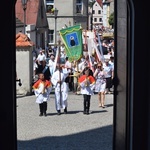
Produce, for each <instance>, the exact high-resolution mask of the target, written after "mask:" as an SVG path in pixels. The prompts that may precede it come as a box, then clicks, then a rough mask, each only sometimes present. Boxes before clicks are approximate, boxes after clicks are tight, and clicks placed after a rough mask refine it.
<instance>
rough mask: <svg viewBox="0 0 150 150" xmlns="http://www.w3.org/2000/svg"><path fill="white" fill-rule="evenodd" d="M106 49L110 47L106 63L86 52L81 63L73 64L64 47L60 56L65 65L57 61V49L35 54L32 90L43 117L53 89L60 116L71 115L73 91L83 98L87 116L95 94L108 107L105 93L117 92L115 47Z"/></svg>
mask: <svg viewBox="0 0 150 150" xmlns="http://www.w3.org/2000/svg"><path fill="white" fill-rule="evenodd" d="M103 46H105V47H106V48H107V54H106V55H104V56H105V57H104V58H105V59H104V61H100V60H98V59H96V57H94V55H93V56H89V54H88V52H85V53H84V54H83V56H82V57H81V58H80V59H79V60H78V61H73V62H70V61H69V58H68V57H67V55H66V53H65V48H64V46H62V47H61V48H60V50H61V53H60V56H59V57H58V58H59V59H60V58H63V60H64V62H61V61H58V58H56V54H57V51H58V48H57V47H53V48H52V47H48V48H47V49H46V50H42V48H40V47H39V46H38V47H37V49H36V50H35V51H34V53H33V61H34V66H33V68H34V77H33V78H34V79H35V80H34V82H33V84H32V87H33V92H34V94H35V96H36V103H38V104H39V109H40V114H39V116H43V115H44V116H47V114H46V110H47V101H48V100H50V93H51V91H52V89H54V92H55V107H56V112H57V114H58V115H60V114H62V110H63V112H64V114H67V107H68V102H67V99H68V92H69V91H72V92H74V94H81V95H83V114H87V115H88V114H89V111H90V100H91V96H92V95H93V94H97V95H98V106H99V107H102V108H105V94H112V93H113V82H112V81H113V78H114V47H113V45H112V41H111V42H110V43H104V44H103ZM60 62H61V63H60Z"/></svg>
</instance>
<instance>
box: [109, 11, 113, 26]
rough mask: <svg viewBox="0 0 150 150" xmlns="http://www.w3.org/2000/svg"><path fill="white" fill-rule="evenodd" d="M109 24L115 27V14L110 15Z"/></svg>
mask: <svg viewBox="0 0 150 150" xmlns="http://www.w3.org/2000/svg"><path fill="white" fill-rule="evenodd" d="M108 22H109V25H112V27H113V26H114V12H113V13H111V14H110V16H109V20H108Z"/></svg>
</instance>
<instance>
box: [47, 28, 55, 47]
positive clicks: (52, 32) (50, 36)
mask: <svg viewBox="0 0 150 150" xmlns="http://www.w3.org/2000/svg"><path fill="white" fill-rule="evenodd" d="M48 43H51V44H52V43H54V30H49V34H48Z"/></svg>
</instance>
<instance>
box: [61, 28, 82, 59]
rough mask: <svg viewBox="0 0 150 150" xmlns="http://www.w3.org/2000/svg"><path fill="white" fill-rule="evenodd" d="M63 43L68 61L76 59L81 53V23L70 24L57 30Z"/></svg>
mask: <svg viewBox="0 0 150 150" xmlns="http://www.w3.org/2000/svg"><path fill="white" fill-rule="evenodd" d="M59 33H60V37H61V39H62V41H63V43H64V45H65V52H66V55H67V57H68V59H69V61H70V62H73V61H78V60H79V59H80V58H81V57H82V54H83V40H82V27H81V25H75V26H71V27H68V28H65V29H62V30H60V31H59Z"/></svg>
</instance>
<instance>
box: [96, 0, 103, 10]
mask: <svg viewBox="0 0 150 150" xmlns="http://www.w3.org/2000/svg"><path fill="white" fill-rule="evenodd" d="M96 1H97V3H98V4H99V5H100V6H101V7H102V8H103V2H102V0H96Z"/></svg>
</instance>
